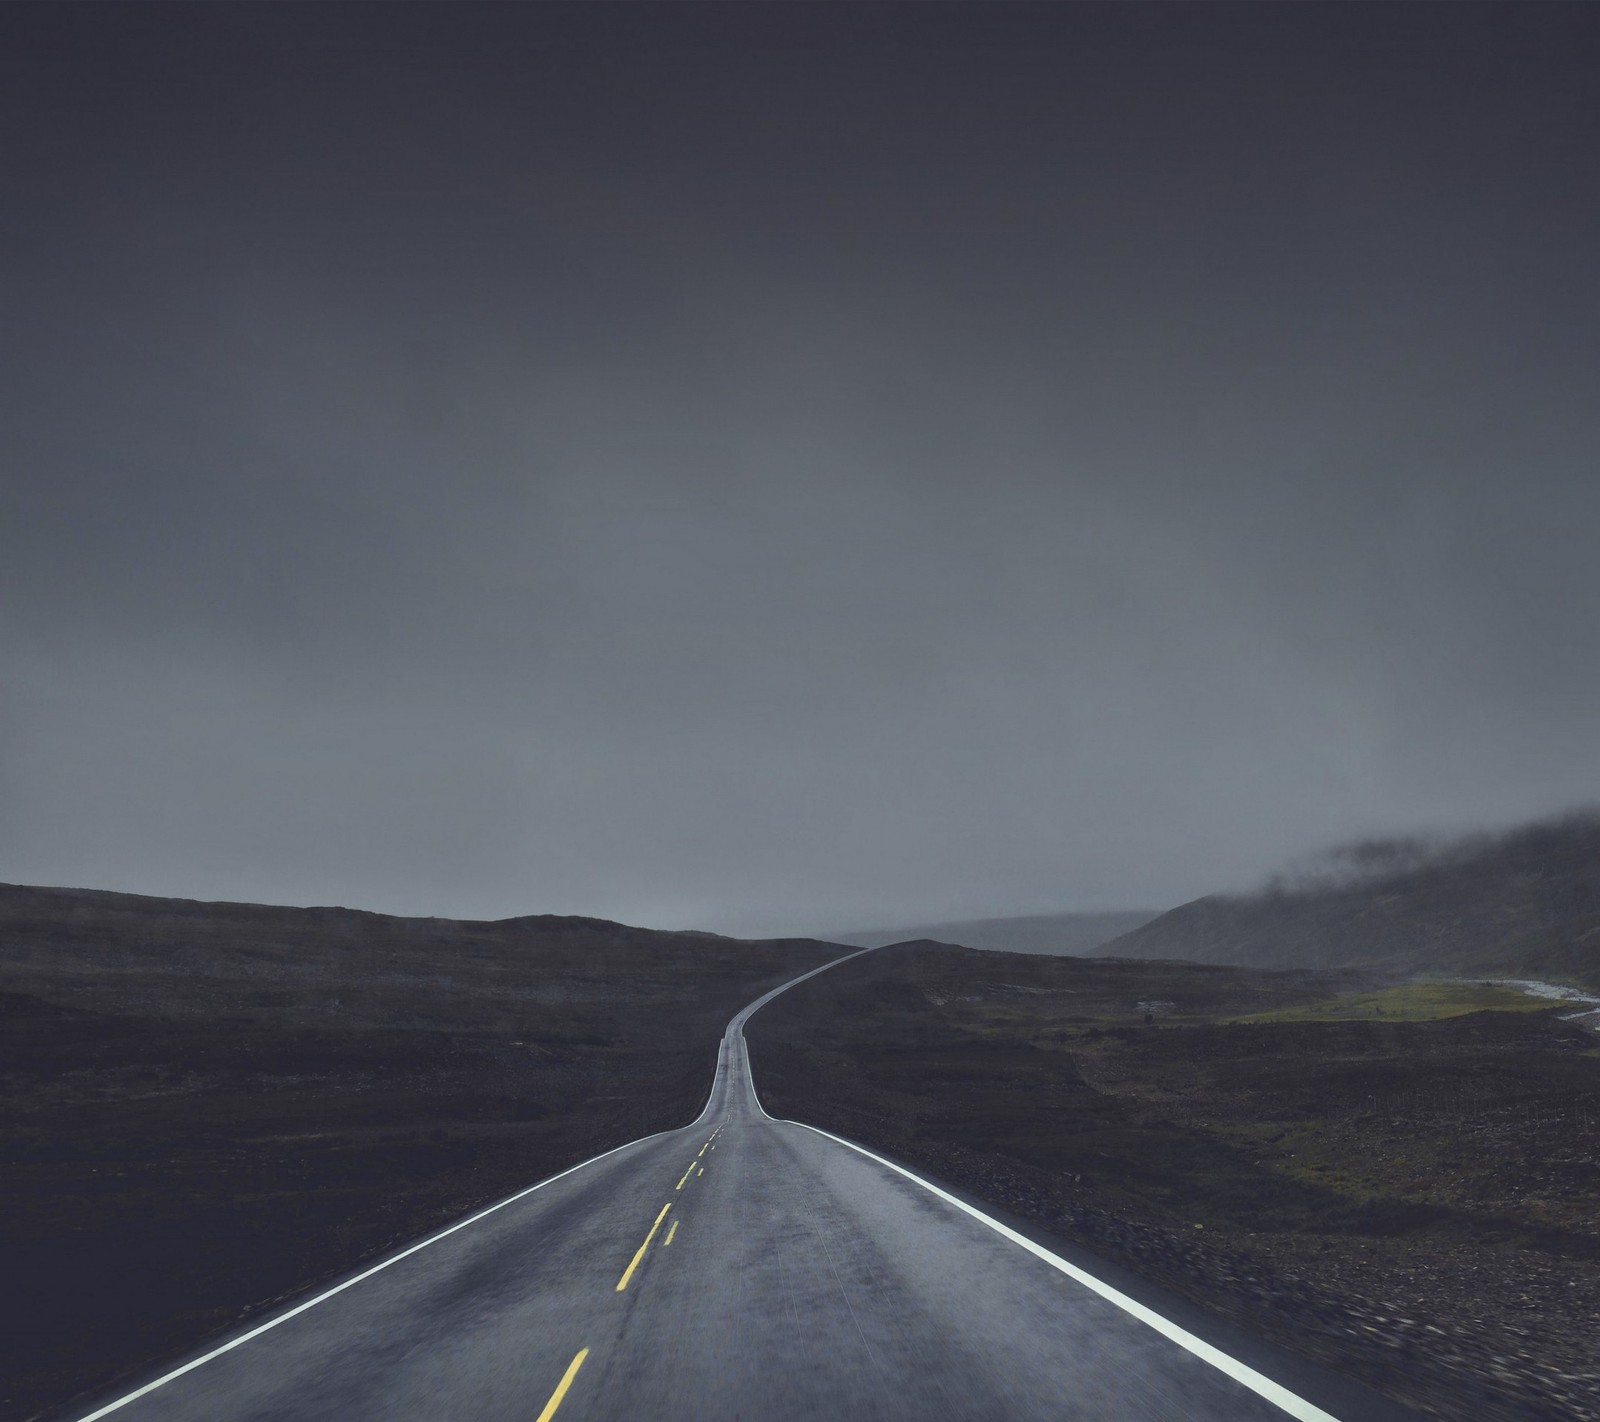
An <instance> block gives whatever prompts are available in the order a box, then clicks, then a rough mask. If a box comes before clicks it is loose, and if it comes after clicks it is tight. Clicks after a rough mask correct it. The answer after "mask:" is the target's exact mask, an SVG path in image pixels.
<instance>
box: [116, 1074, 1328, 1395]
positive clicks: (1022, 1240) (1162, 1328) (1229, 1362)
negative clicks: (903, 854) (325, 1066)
mask: <svg viewBox="0 0 1600 1422" xmlns="http://www.w3.org/2000/svg"><path fill="white" fill-rule="evenodd" d="M753 1086H754V1083H752V1088H753ZM757 1104H758V1105H759V1102H758V1103H757ZM761 1114H762V1115H764V1116H765V1115H766V1112H765V1111H764V1110H763V1111H762V1113H761ZM768 1119H769V1120H775V1119H777V1118H776V1117H768ZM784 1124H785V1125H789V1126H799V1127H800V1128H801V1129H802V1130H807V1131H814V1132H816V1134H817V1135H819V1136H826V1137H827V1138H828V1139H829V1140H830V1141H834V1142H836V1143H837V1144H839V1145H842V1146H845V1147H846V1148H848V1149H850V1150H853V1151H855V1152H856V1153H857V1154H858V1155H864V1156H866V1157H867V1159H868V1160H875V1161H877V1163H878V1164H879V1165H881V1166H883V1167H884V1168H885V1169H886V1170H892V1171H894V1173H895V1174H896V1175H903V1176H905V1178H906V1179H907V1180H910V1181H912V1182H913V1183H914V1184H917V1185H920V1186H922V1188H923V1189H924V1190H926V1191H928V1193H929V1194H931V1195H937V1196H938V1197H939V1198H940V1199H941V1200H943V1201H944V1202H945V1203H946V1204H949V1205H954V1206H955V1207H956V1209H958V1210H961V1211H963V1212H964V1213H966V1214H969V1215H971V1216H972V1218H973V1219H975V1220H977V1221H978V1222H979V1223H980V1224H985V1225H988V1227H989V1228H990V1229H992V1230H993V1231H994V1232H995V1233H996V1234H998V1235H1001V1236H1003V1237H1004V1238H1006V1239H1009V1240H1010V1241H1011V1242H1012V1243H1013V1244H1016V1245H1020V1246H1021V1247H1022V1248H1023V1249H1026V1250H1027V1251H1028V1253H1029V1254H1032V1255H1036V1256H1037V1257H1038V1258H1040V1259H1042V1260H1044V1262H1045V1263H1046V1264H1048V1265H1050V1267H1051V1268H1052V1269H1059V1270H1060V1271H1061V1272H1062V1273H1063V1274H1065V1275H1066V1276H1067V1277H1068V1278H1070V1279H1073V1280H1075V1281H1076V1282H1077V1283H1080V1284H1082V1285H1083V1286H1084V1288H1086V1289H1089V1290H1092V1291H1093V1292H1094V1293H1097V1294H1099V1295H1100V1297H1101V1298H1103V1299H1106V1300H1108V1301H1109V1302H1111V1303H1114V1304H1115V1305H1116V1306H1117V1307H1118V1308H1120V1309H1122V1310H1123V1311H1124V1312H1126V1313H1130V1314H1132V1315H1133V1316H1134V1317H1135V1318H1136V1319H1138V1320H1139V1322H1140V1323H1143V1324H1147V1325H1148V1326H1149V1327H1151V1328H1153V1329H1155V1331H1156V1332H1157V1333H1159V1334H1161V1335H1162V1336H1163V1337H1165V1338H1170V1339H1171V1340H1172V1341H1173V1342H1174V1343H1176V1344H1178V1346H1179V1347H1181V1348H1187V1349H1188V1350H1189V1351H1190V1352H1191V1353H1193V1354H1194V1355H1195V1357H1197V1358H1199V1359H1201V1360H1202V1361H1203V1362H1207V1363H1210V1364H1211V1366H1212V1367H1214V1368H1216V1369H1217V1370H1218V1371H1219V1372H1222V1373H1226V1374H1227V1375H1228V1376H1229V1377H1230V1378H1232V1379H1234V1381H1235V1382H1240V1383H1243V1384H1244V1385H1245V1386H1246V1387H1247V1388H1249V1389H1250V1391H1251V1392H1254V1393H1257V1394H1258V1395H1260V1396H1261V1397H1264V1398H1265V1399H1266V1400H1267V1401H1268V1402H1270V1403H1272V1404H1273V1405H1274V1406H1276V1407H1280V1408H1282V1409H1283V1411H1285V1412H1287V1413H1288V1414H1289V1415H1290V1416H1291V1417H1294V1418H1298V1419H1299V1422H1338V1419H1337V1418H1336V1417H1334V1415H1333V1414H1332V1413H1331V1412H1324V1411H1323V1410H1322V1409H1321V1408H1320V1407H1317V1406H1315V1405H1314V1404H1313V1403H1310V1402H1307V1401H1306V1400H1305V1398H1303V1397H1301V1396H1299V1395H1298V1394H1297V1393H1292V1392H1290V1391H1289V1389H1288V1388H1286V1387H1284V1386H1282V1385H1281V1384H1279V1383H1275V1382H1273V1380H1272V1379H1271V1378H1269V1377H1267V1376H1266V1375H1265V1374H1263V1373H1258V1372H1257V1371H1256V1370H1255V1369H1254V1368H1252V1367H1249V1366H1248V1365H1247V1364H1244V1363H1241V1362H1240V1361H1239V1360H1238V1359H1237V1358H1234V1357H1232V1356H1230V1355H1229V1354H1227V1353H1224V1352H1223V1351H1222V1350H1221V1349H1220V1348H1215V1347H1213V1346H1212V1345H1211V1344H1209V1343H1207V1342H1206V1341H1205V1340H1204V1339H1203V1338H1197V1337H1195V1335H1194V1334H1192V1333H1190V1332H1189V1330H1188V1329H1186V1328H1180V1327H1179V1326H1178V1325H1177V1324H1176V1323H1173V1322H1172V1321H1171V1320H1170V1319H1167V1318H1163V1317H1162V1316H1161V1315H1160V1314H1159V1313H1157V1312H1156V1311H1155V1310H1154V1309H1151V1308H1146V1307H1145V1305H1144V1304H1142V1303H1140V1302H1139V1301H1138V1300H1137V1299H1134V1298H1129V1297H1128V1295H1127V1294H1125V1293H1123V1292H1122V1291H1121V1290H1120V1289H1114V1288H1112V1287H1111V1285H1110V1284H1107V1283H1104V1282H1103V1281H1102V1280H1100V1279H1097V1278H1095V1276H1094V1275H1093V1274H1090V1273H1088V1272H1087V1271H1085V1270H1083V1269H1080V1268H1078V1266H1077V1265H1076V1264H1069V1263H1067V1261H1066V1260H1065V1259H1063V1258H1062V1257H1061V1256H1060V1255H1059V1254H1052V1253H1051V1252H1050V1251H1049V1250H1048V1249H1046V1248H1045V1247H1044V1246H1043V1245H1042V1244H1035V1243H1034V1242H1033V1241H1032V1240H1031V1239H1029V1238H1028V1237H1027V1235H1025V1234H1019V1233H1018V1232H1017V1231H1016V1230H1014V1229H1012V1228H1011V1227H1010V1226H1009V1225H1003V1224H1001V1223H1000V1221H999V1220H996V1219H991V1218H990V1217H989V1216H988V1215H986V1214H984V1212H983V1211H982V1210H979V1209H976V1208H974V1207H973V1206H972V1205H969V1204H968V1203H967V1202H966V1201H965V1200H958V1199H957V1198H956V1197H955V1196H954V1195H952V1194H951V1193H950V1192H949V1191H948V1190H941V1189H940V1188H939V1187H938V1186H937V1185H935V1184H933V1183H931V1182H930V1181H927V1180H924V1179H923V1178H922V1177H921V1176H920V1175H913V1174H912V1173H911V1172H910V1171H909V1170H906V1169H905V1168H904V1167H902V1166H899V1165H896V1164H895V1163H894V1162H893V1161H892V1160H885V1159H884V1158H883V1157H882V1156H881V1155H874V1154H873V1153H872V1152H871V1151H870V1150H867V1149H865V1148H864V1147H862V1146H858V1145H857V1144H856V1143H855V1142H854V1141H847V1140H845V1139H844V1137H843V1136H836V1135H834V1134H833V1132H832V1131H824V1130H823V1129H822V1128H821V1127H819V1126H808V1125H806V1123H805V1122H804V1121H785V1122H784ZM84 1422H89V1419H87V1418H85V1419H84Z"/></svg>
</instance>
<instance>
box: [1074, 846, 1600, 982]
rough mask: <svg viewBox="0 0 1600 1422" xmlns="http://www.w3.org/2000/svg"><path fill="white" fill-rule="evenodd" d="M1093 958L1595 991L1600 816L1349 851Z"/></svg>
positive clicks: (1213, 902) (1157, 922)
mask: <svg viewBox="0 0 1600 1422" xmlns="http://www.w3.org/2000/svg"><path fill="white" fill-rule="evenodd" d="M1098 951H1099V952H1101V953H1102V954H1107V955H1111V956H1116V957H1125V958H1174V959H1176V958H1182V959H1188V960H1190V961H1193V962H1201V963H1234V964H1242V965H1248V966H1255V967H1277V968H1288V967H1293V968H1340V967H1367V968H1383V969H1389V970H1394V971H1399V972H1405V973H1434V974H1457V975H1461V974H1464V975H1468V976H1505V977H1528V978H1541V979H1547V980H1550V981H1564V982H1572V983H1577V984H1580V985H1582V986H1585V987H1588V988H1600V816H1596V815H1593V814H1582V815H1569V816H1565V817H1563V818H1561V819H1556V820H1549V821H1544V822H1541V823H1538V824H1533V825H1527V826H1524V827H1522V828H1520V829H1516V830H1513V831H1511V832H1509V833H1506V834H1502V835H1493V836H1491V835H1479V836H1474V837H1471V838H1468V839H1463V840H1459V841H1456V842H1454V843H1451V844H1445V845H1433V846H1430V845H1427V844H1423V843H1419V842H1417V841H1410V840H1399V841H1378V842H1372V843H1368V844H1362V845H1355V846H1351V847H1349V848H1347V849H1344V850H1341V851H1337V852H1336V853H1335V854H1334V855H1332V856H1330V857H1329V858H1328V860H1327V861H1326V862H1325V863H1324V864H1323V865H1322V866H1320V868H1317V869H1314V870H1312V871H1311V872H1308V873H1304V874H1302V875H1300V876H1298V877H1297V878H1294V879H1290V880H1287V881H1279V882H1278V883H1276V884H1275V885H1273V886H1272V887H1271V888H1269V889H1268V890H1266V891H1265V892H1263V893H1259V894H1252V895H1238V896H1232V895H1220V894H1219V895H1212V896H1210V897H1208V898H1203V899H1196V900H1195V901H1194V902H1192V903H1187V904H1183V905H1181V906H1179V907H1178V908H1175V909H1173V910H1172V911H1171V912H1169V913H1164V914H1162V915H1161V916H1160V917H1159V918H1156V919H1153V920H1152V921H1150V922H1149V923H1146V924H1144V925H1143V926H1142V927H1139V928H1136V929H1134V930H1133V931H1132V932H1129V933H1125V934H1123V935H1122V937H1120V938H1117V939H1115V940H1114V941H1112V942H1110V943H1107V944H1105V945H1104V946H1103V947H1101V948H1100V949H1099V950H1098Z"/></svg>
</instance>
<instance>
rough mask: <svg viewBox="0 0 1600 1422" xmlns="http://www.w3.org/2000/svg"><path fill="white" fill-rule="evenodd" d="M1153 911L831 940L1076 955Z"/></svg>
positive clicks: (934, 926) (989, 921)
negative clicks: (956, 945) (921, 942)
mask: <svg viewBox="0 0 1600 1422" xmlns="http://www.w3.org/2000/svg"><path fill="white" fill-rule="evenodd" d="M1155 916H1156V910H1154V909H1127V910H1124V911H1120V912H1115V913H1041V914H1028V915H1021V916H1018V917H1014V918H971V919H961V920H958V921H956V922H953V923H924V924H919V925H917V926H915V927H913V928H876V929H870V930H866V931H863V932H859V933H845V934H841V935H835V936H834V938H835V941H836V942H839V943H848V944H850V945H851V946H852V947H856V948H882V947H885V946H887V945H888V944H890V943H906V942H909V941H910V940H912V939H923V938H928V939H932V940H934V941H935V942H938V943H959V944H961V945H962V946H963V947H965V948H985V949H989V950H992V951H996V952H1001V953H1047V954H1050V955H1052V956H1056V957H1064V956H1074V957H1079V956H1082V955H1084V954H1086V953H1092V952H1094V950H1095V949H1096V948H1098V947H1100V945H1101V944H1103V943H1109V942H1110V941H1111V940H1112V939H1113V938H1117V937H1119V936H1121V935H1122V934H1125V933H1131V932H1133V930H1134V929H1136V928H1139V927H1140V926H1141V925H1143V924H1146V923H1149V922H1150V920H1151V919H1152V918H1154V917H1155Z"/></svg>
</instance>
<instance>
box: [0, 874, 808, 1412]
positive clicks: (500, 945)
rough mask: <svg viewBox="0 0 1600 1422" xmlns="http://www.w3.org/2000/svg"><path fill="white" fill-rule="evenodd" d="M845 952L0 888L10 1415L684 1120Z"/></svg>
mask: <svg viewBox="0 0 1600 1422" xmlns="http://www.w3.org/2000/svg"><path fill="white" fill-rule="evenodd" d="M838 952H839V950H838V949H836V948H832V947H830V946H825V945H822V944H818V943H814V942H809V941H800V940H795V941H780V942H768V943H746V942H740V941H737V940H733V939H726V938H718V937H715V936H712V935H705V934H673V933H653V932H649V931H646V930H642V929H631V928H625V927H622V926H621V925H617V924H611V923H604V922H601V921H598V920H590V919H562V918H531V919H517V920H508V921H505V922H502V923H457V922H451V921H448V920H419V919H395V918H388V917H385V916H382V915H377V914H364V913H356V912H351V911H347V910H342V909H310V910H297V909H273V908H261V907H257V906H252V905H227V904H192V903H186V902H182V901H172V900H161V899H142V898H139V897H136V896H130V895H113V894H93V893H86V892H85V893H77V892H71V891H52V890H33V889H19V888H12V887H0V989H3V991H0V1162H3V1173H4V1176H5V1179H6V1204H5V1210H4V1219H3V1221H0V1249H3V1252H4V1256H5V1257H4V1262H3V1264H0V1277H4V1279H5V1280H6V1288H5V1290H4V1292H3V1297H4V1300H5V1303H4V1318H3V1320H0V1323H3V1326H0V1378H4V1380H5V1383H4V1386H3V1388H0V1417H4V1418H8V1419H10V1418H25V1417H28V1416H31V1415H33V1414H34V1413H35V1412H37V1411H38V1410H39V1409H41V1408H43V1407H46V1406H50V1405H54V1404H59V1403H62V1402H64V1401H65V1400H66V1399H68V1398H71V1397H74V1396H77V1395H80V1394H82V1393H84V1392H88V1391H94V1390H98V1389H101V1388H104V1387H105V1386H106V1385H107V1384H108V1383H109V1382H110V1381H111V1380H113V1379H114V1378H116V1377H118V1376H119V1375H124V1374H127V1373H128V1372H130V1371H137V1370H139V1369H141V1368H143V1367H144V1366H145V1365H147V1364H149V1363H150V1362H152V1361H154V1360H156V1359H158V1358H161V1357H164V1356H168V1355H171V1354H173V1353H174V1352H181V1351H183V1350H185V1349H187V1348H188V1347H189V1346H191V1345H192V1344H194V1343H196V1342H198V1341H199V1340H201V1339H202V1338H204V1337H205V1336H207V1335H208V1334H210V1333H212V1332H214V1331H215V1330H217V1329H219V1328H222V1327H224V1326H226V1325H228V1324H230V1323H231V1322H233V1321H234V1320H235V1319H237V1318H239V1317H240V1316H241V1315H243V1314H247V1313H250V1312H252V1311H254V1310H256V1309H259V1308H260V1307H262V1306H263V1305H264V1304H266V1303H268V1302H270V1301H272V1300H275V1299H278V1298H281V1297H283V1296H285V1295H292V1294H295V1293H298V1292H300V1291H302V1290H304V1289H306V1288H307V1287H308V1286H310V1285H312V1284H314V1283H316V1282H318V1281H319V1280H323V1279H327V1278H331V1277H335V1276H337V1275H339V1274H341V1273H343V1272H345V1271H347V1270H348V1269H350V1268H352V1267H354V1266H355V1265H356V1264H358V1263H360V1262H361V1261H362V1260H365V1259H369V1258H371V1257H372V1256H374V1255H378V1254H381V1253H383V1252H385V1251H386V1250H388V1249H389V1248H390V1247H391V1246H393V1245H396V1244H398V1243H400V1242H402V1241H405V1240H408V1239H410V1238H413V1237H415V1236H417V1235H420V1234H423V1233H425V1232H427V1231H428V1230H429V1229H431V1228H433V1227H435V1226H437V1225H441V1224H443V1223H446V1222H448V1221H450V1220H452V1219H454V1218H456V1217H458V1216H460V1215H461V1214H463V1213H465V1212H466V1211H468V1210H470V1209H471V1208H472V1207H474V1206H476V1205H479V1204H481V1203H486V1202H488V1201H491V1200H493V1199H496V1198H499V1197H501V1196H503V1195H505V1194H507V1193H509V1192H511V1191H513V1190H515V1189H517V1188H519V1187H522V1186H525V1185H528V1184H531V1183H533V1182H534V1181H536V1180H539V1179H541V1178H543V1177H544V1176H547V1175H549V1174H551V1173H553V1172H554V1171H557V1170H559V1169H562V1168H563V1167H565V1166H567V1165H571V1164H574V1163H576V1162H577V1161H579V1160H582V1159H585V1158H587V1157H588V1156H590V1155H593V1154H595V1153H596V1152H598V1151H600V1150H604V1149H606V1148H608V1147H609V1146H612V1145H617V1144H620V1143H622V1142H623V1141H627V1140H631V1139H634V1138H635V1137H638V1136H640V1135H644V1134H647V1133H649V1132H651V1131H656V1130H662V1129H666V1128H670V1127H674V1126H681V1125H683V1124H685V1123H686V1122H688V1121H689V1120H691V1119H692V1118H693V1117H694V1115H695V1114H696V1113H697V1112H698V1111H699V1110H700V1108H701V1106H702V1105H703V1104H704V1101H705V1094H706V1091H707V1090H708V1089H709V1086H710V1082H711V1077H712V1070H713V1067H714V1065H715V1061H716V1046H717V1041H718V1038H719V1037H720V1035H721V1033H722V1030H723V1028H724V1026H725V1025H726V1023H727V1021H728V1019H729V1018H730V1017H731V1016H732V1015H733V1014H734V1013H735V1012H736V1011H737V1010H738V1009H739V1008H740V1007H741V1006H743V1005H744V1004H745V1003H747V1002H749V1001H750V999H751V998H753V997H755V996H757V995H758V994H759V993H760V992H761V991H762V990H763V989H764V988H766V987H770V986H773V985H775V984H776V983H778V982H782V981H784V980H786V979H788V978H790V977H793V976H794V975H795V974H796V973H799V972H803V971H804V970H805V969H807V968H809V967H814V966H816V965H817V964H818V963H821V962H824V961H827V960H828V959H830V958H832V957H836V956H837V955H838Z"/></svg>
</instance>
